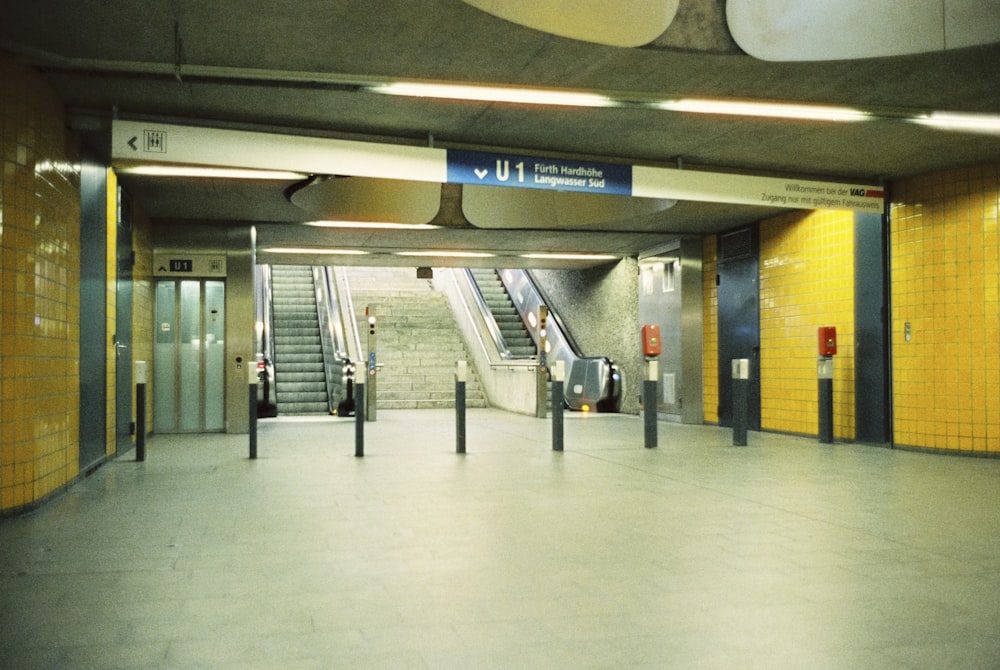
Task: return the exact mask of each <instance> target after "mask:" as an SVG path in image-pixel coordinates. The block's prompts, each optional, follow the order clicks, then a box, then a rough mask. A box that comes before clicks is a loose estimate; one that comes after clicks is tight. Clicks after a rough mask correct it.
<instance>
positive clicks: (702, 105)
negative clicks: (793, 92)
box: [655, 98, 873, 121]
mask: <svg viewBox="0 0 1000 670" xmlns="http://www.w3.org/2000/svg"><path fill="white" fill-rule="evenodd" d="M655 106H656V107H658V108H659V109H664V110H667V111H670V112H690V113H693V114H726V115H731V116H757V117H765V118H773V119H798V120H803V121H865V120H869V119H871V118H873V117H872V115H871V114H869V113H867V112H863V111H861V110H859V109H852V108H850V107H830V106H826V105H801V104H793V103H784V102H748V101H736V100H703V99H698V98H685V99H681V100H664V101H662V102H658V103H655Z"/></svg>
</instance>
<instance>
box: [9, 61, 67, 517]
mask: <svg viewBox="0 0 1000 670" xmlns="http://www.w3.org/2000/svg"><path fill="white" fill-rule="evenodd" d="M0 170H2V172H0V416H2V417H3V418H2V421H0V510H10V509H15V508H18V507H22V506H25V505H29V504H31V503H32V502H34V501H37V500H39V499H40V498H42V497H44V496H45V495H46V494H48V493H50V492H52V491H54V490H55V489H57V488H58V487H60V486H63V485H64V484H66V483H67V482H68V481H69V480H71V479H72V478H73V477H75V476H76V475H77V473H78V470H79V463H78V461H79V424H80V417H79V406H80V402H79V399H80V384H79V342H80V261H79V258H80V167H79V156H78V151H77V149H76V147H75V145H74V142H73V140H72V138H71V137H70V136H69V135H68V133H67V131H66V118H65V114H64V111H63V106H62V104H61V103H60V101H59V100H58V99H57V97H56V96H55V94H54V93H53V92H52V91H51V90H50V89H49V88H48V87H47V86H46V84H45V83H44V82H43V81H42V79H41V78H40V77H39V76H38V75H37V73H35V72H34V71H32V70H31V69H29V68H26V67H23V66H21V65H20V64H18V63H16V62H15V61H14V60H13V59H11V58H9V57H8V56H6V55H4V54H2V53H0Z"/></svg>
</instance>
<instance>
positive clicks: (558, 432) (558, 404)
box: [552, 378, 565, 451]
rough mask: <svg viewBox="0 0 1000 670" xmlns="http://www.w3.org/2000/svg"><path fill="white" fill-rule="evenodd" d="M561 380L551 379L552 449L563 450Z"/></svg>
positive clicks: (562, 396)
mask: <svg viewBox="0 0 1000 670" xmlns="http://www.w3.org/2000/svg"><path fill="white" fill-rule="evenodd" d="M564 397H565V395H564V391H563V380H562V379H561V378H560V379H559V380H556V379H553V380H552V451H562V450H563V404H564Z"/></svg>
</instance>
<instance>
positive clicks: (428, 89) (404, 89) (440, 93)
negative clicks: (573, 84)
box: [367, 81, 618, 107]
mask: <svg viewBox="0 0 1000 670" xmlns="http://www.w3.org/2000/svg"><path fill="white" fill-rule="evenodd" d="M367 90H369V91H371V92H372V93H381V94H384V95H401V96H407V97H413V98H440V99H446V100H470V101H477V102H508V103H516V104H524V105H558V106H564V107H615V106H616V105H617V104H618V103H616V102H615V101H614V100H613V99H612V98H610V97H608V96H606V95H601V94H599V93H587V92H584V91H561V90H546V89H539V88H514V87H506V86H479V85H475V84H447V83H431V82H406V81H398V82H390V83H387V84H375V85H372V86H370V87H368V89H367Z"/></svg>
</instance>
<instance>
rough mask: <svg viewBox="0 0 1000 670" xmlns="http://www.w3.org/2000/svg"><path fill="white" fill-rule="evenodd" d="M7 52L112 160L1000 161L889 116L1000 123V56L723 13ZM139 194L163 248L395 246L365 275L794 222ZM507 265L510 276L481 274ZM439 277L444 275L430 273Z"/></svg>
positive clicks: (188, 24) (89, 14) (312, 6)
mask: <svg viewBox="0 0 1000 670" xmlns="http://www.w3.org/2000/svg"><path fill="white" fill-rule="evenodd" d="M891 29H892V28H891V26H886V30H891ZM998 40H1000V36H998ZM0 49H4V50H6V51H9V52H11V53H13V54H15V55H16V56H17V57H18V58H20V59H22V60H23V61H25V62H28V63H30V64H32V65H34V66H36V67H37V68H38V69H40V70H41V71H42V73H43V74H44V76H45V77H46V78H47V79H48V80H49V81H50V82H51V84H52V85H53V86H54V87H55V89H56V90H57V92H58V93H59V95H60V96H61V98H62V100H63V101H64V102H65V104H66V105H67V107H68V108H69V110H70V112H71V119H72V123H73V124H74V126H75V127H76V128H77V129H78V130H79V131H80V132H81V133H82V134H83V135H84V136H85V139H86V140H87V141H88V143H89V144H91V145H92V146H96V147H98V149H99V150H101V151H104V150H107V148H108V145H109V139H108V131H109V126H110V119H111V118H112V117H113V116H115V115H117V118H120V119H136V120H147V121H162V122H167V123H174V124H189V125H201V126H210V127H220V128H234V129H250V130H258V131H265V132H273V133H282V134H296V135H307V136H316V137H323V138H341V139H355V140H363V141H369V142H378V143H390V144H404V145H414V146H429V145H433V146H435V147H444V148H462V149H472V150H478V151H487V152H497V153H500V152H511V153H517V154H524V155H538V156H549V157H556V158H560V157H561V158H572V159H588V160H595V161H601V162H606V163H625V164H642V165H652V166H665V167H677V166H682V167H683V168H684V169H694V170H711V171H718V172H736V173H746V174H761V175H780V176H789V177H799V178H810V179H823V180H830V181H853V182H865V183H880V182H886V183H891V182H892V181H893V180H895V179H899V178H903V177H907V176H911V175H916V174H922V173H926V172H930V171H935V170H939V169H946V168H952V167H958V166H966V165H973V164H979V163H984V162H997V161H998V160H1000V134H976V133H959V132H946V131H942V130H937V129H933V128H929V127H925V126H921V125H917V124H913V123H905V122H901V121H899V120H894V119H893V118H892V117H894V116H896V115H898V114H910V113H919V112H926V111H929V110H948V111H961V112H983V113H1000V85H998V80H997V75H996V73H997V72H1000V45H998V44H992V45H988V46H982V47H973V48H966V49H955V50H949V51H941V52H935V53H926V54H920V55H912V56H896V57H890V58H877V59H855V60H833V61H825V62H764V61H761V60H757V59H755V58H752V57H751V56H749V55H746V54H745V53H743V52H742V51H741V50H740V49H739V47H737V46H736V43H735V42H734V41H733V40H732V37H731V35H730V32H729V30H728V28H727V25H726V21H725V3H724V2H723V0H680V2H679V5H678V8H677V12H676V16H675V17H674V19H673V21H672V22H671V23H670V25H669V26H668V27H667V29H666V30H665V31H664V33H663V34H662V35H660V36H659V37H658V38H656V39H655V40H653V41H652V42H650V43H648V44H646V45H645V46H641V47H636V48H625V47H616V46H602V45H600V44H595V43H591V42H585V41H578V40H574V39H570V38H566V37H560V36H557V35H554V34H552V33H549V32H544V31H541V30H535V29H532V28H528V27H524V26H522V25H518V24H517V23H513V22H509V21H506V20H504V19H502V18H498V17H497V16H494V15H492V14H489V13H486V12H484V11H481V10H479V9H476V8H475V7H473V6H471V5H470V4H469V3H466V2H464V1H463V0H421V2H413V1H412V0H377V1H372V0H296V2H287V1H284V0H243V1H241V2H239V3H209V2H203V1H201V0H130V1H129V2H124V3H109V2H106V1H105V0H73V2H66V1H65V0H4V2H3V3H0ZM396 79H406V80H433V81H447V82H464V83H481V84H496V85H510V86H533V87H554V88H562V89H574V90H586V91H599V92H613V93H616V94H618V95H620V96H622V97H625V98H629V99H649V98H671V99H676V98H685V97H698V98H725V99H748V100H767V101H785V102H804V103H821V104H828V105H843V106H851V107H861V108H864V109H872V110H877V111H878V112H879V114H880V115H881V118H880V120H872V121H866V122H861V123H842V124H835V123H817V122H807V121H789V120H768V119H752V118H745V117H734V116H727V117H723V116H712V115H694V114H684V113H677V112H666V111H662V110H656V109H650V108H646V107H642V106H639V105H636V106H631V107H627V108H584V109H577V108H566V107H539V106H535V107H525V106H521V105H513V104H501V103H484V102H456V101H447V100H428V99H417V98H405V97H395V96H386V95H379V94H375V93H373V92H370V91H368V90H366V89H364V88H362V87H359V86H358V85H356V84H357V82H382V81H390V80H396ZM322 177H326V176H322ZM320 181H322V180H320ZM122 182H123V184H124V185H125V187H126V188H127V189H128V190H129V192H130V193H131V194H132V196H133V197H134V199H135V200H136V201H137V202H138V203H140V205H141V206H142V208H143V209H144V210H145V211H147V212H148V214H149V215H150V216H151V217H152V218H153V220H154V226H155V227H156V230H157V234H158V236H160V237H161V238H162V237H163V236H164V235H169V231H170V230H175V229H176V230H186V229H190V227H192V226H195V227H197V226H207V225H234V224H247V223H252V224H255V225H257V226H258V238H259V239H263V240H264V241H265V242H267V243H269V244H270V243H274V244H277V243H278V242H279V241H281V243H288V244H292V243H294V242H296V241H297V242H299V243H300V244H302V245H321V246H336V247H351V246H353V247H364V248H366V249H369V250H370V251H373V252H376V253H373V254H372V255H370V256H366V257H362V258H363V259H364V260H363V262H365V263H375V264H382V263H396V264H399V263H404V264H412V260H408V261H400V260H399V259H398V257H394V256H391V252H392V251H394V250H406V249H424V248H436V249H447V248H455V249H463V250H482V251H491V252H493V253H496V254H498V255H499V256H500V257H501V258H502V259H504V260H507V259H510V260H511V262H513V261H514V260H516V254H518V253H521V252H524V251H574V252H576V251H579V252H583V251H602V252H610V253H617V254H638V253H641V252H643V251H644V250H648V249H651V248H655V247H657V246H658V245H662V244H663V243H665V242H668V241H669V240H670V239H672V238H675V237H677V236H679V235H686V234H694V235H698V234H704V233H714V232H718V231H721V230H726V229H729V228H733V227H736V226H739V225H742V224H745V223H748V222H752V221H756V220H759V219H761V218H764V217H766V216H769V215H772V214H774V213H776V212H779V211H782V210H781V209H778V208H774V207H758V206H750V205H734V204H723V203H705V202H691V201H681V202H678V203H677V204H676V205H674V206H672V207H667V208H659V209H656V208H654V209H656V211H652V212H643V213H639V214H635V215H634V216H633V215H629V216H626V217H625V218H622V217H613V218H610V219H609V220H608V221H607V222H605V223H600V222H597V223H595V222H594V221H592V220H588V221H587V222H586V225H576V224H574V222H573V221H571V220H567V219H570V218H571V217H566V216H562V217H556V218H555V219H551V218H547V219H545V220H541V219H539V220H529V219H524V220H518V221H511V222H509V224H508V225H506V226H505V225H502V223H501V224H498V223H497V222H496V221H492V222H491V223H490V225H489V226H485V225H483V226H477V225H476V224H475V223H473V222H470V221H469V220H468V219H467V218H466V217H464V215H463V214H462V210H461V198H462V189H461V187H459V186H454V187H445V188H442V189H441V211H440V212H439V214H438V216H437V220H436V223H441V224H442V227H441V228H439V229H436V230H433V231H406V230H404V231H399V230H395V231H372V230H362V231H351V230H347V229H338V230H337V231H336V232H330V231H326V230H319V229H307V228H305V227H302V226H298V225H295V224H296V223H299V222H303V221H309V220H312V219H315V218H317V216H316V213H315V211H309V210H308V209H303V208H302V207H300V206H298V205H296V204H295V202H293V200H295V199H296V198H295V197H293V196H292V195H291V194H294V193H299V194H300V195H299V197H298V201H299V204H301V203H302V202H316V201H317V198H312V197H305V196H304V195H303V194H304V193H305V191H301V189H299V188H298V187H300V186H302V185H301V184H297V183H296V182H294V181H263V182H261V181H254V182H249V181H245V180H244V181H240V180H227V179H214V180H204V179H203V180H193V179H177V178H172V179H168V178H153V177H139V176H124V175H123V177H122ZM325 197H326V196H324V198H325ZM579 197H581V198H586V197H587V196H585V195H581V196H579ZM324 198H319V199H318V200H323V199H324ZM335 209H336V208H335ZM515 209H516V208H515ZM551 209H552V208H551V207H548V208H547V209H546V208H543V211H551ZM518 211H521V210H518ZM379 252H381V253H379ZM263 259H264V257H262V260H263ZM320 259H321V260H320ZM267 260H273V259H267ZM294 260H305V261H310V260H320V262H323V263H327V262H330V261H329V259H327V258H323V257H317V258H316V259H310V258H308V257H303V258H298V257H296V258H295V259H294ZM338 262H339V261H338ZM355 262H361V261H355ZM494 262H496V263H497V264H500V263H499V261H493V260H490V261H483V263H486V264H491V263H494ZM438 263H440V264H445V261H442V260H441V259H432V260H429V261H428V262H427V264H438ZM540 263H541V264H545V263H543V262H539V261H532V262H521V263H520V264H521V265H536V266H537V265H539V264H540Z"/></svg>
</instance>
